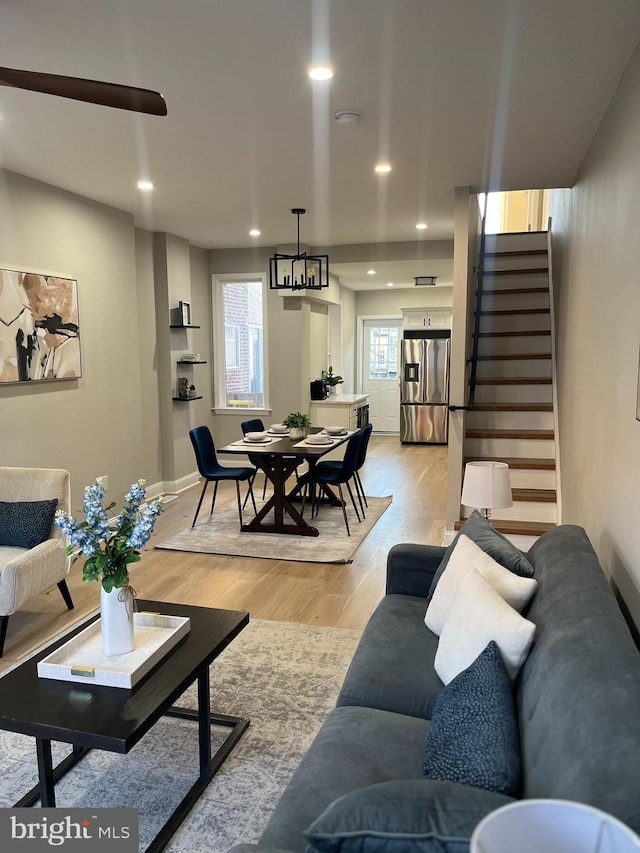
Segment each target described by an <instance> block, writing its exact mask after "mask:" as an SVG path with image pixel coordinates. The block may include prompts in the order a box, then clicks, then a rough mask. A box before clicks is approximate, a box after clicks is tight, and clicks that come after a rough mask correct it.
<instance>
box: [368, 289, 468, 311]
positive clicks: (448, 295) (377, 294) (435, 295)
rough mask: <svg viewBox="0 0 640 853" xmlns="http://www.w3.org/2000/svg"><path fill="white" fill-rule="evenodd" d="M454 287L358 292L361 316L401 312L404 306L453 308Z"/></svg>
mask: <svg viewBox="0 0 640 853" xmlns="http://www.w3.org/2000/svg"><path fill="white" fill-rule="evenodd" d="M452 303H453V288H452V287H413V288H409V287H402V288H398V289H397V290H395V289H394V288H392V287H389V288H385V289H384V290H362V291H358V292H357V293H356V312H357V314H358V315H359V316H366V315H367V314H370V315H376V314H378V315H383V316H384V315H388V316H391V315H393V314H401V313H402V309H403V308H451V305H452Z"/></svg>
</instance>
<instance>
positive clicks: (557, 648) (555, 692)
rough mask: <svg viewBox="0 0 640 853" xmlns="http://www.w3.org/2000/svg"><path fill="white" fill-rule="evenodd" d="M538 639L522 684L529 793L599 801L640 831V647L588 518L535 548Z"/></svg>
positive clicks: (519, 696)
mask: <svg viewBox="0 0 640 853" xmlns="http://www.w3.org/2000/svg"><path fill="white" fill-rule="evenodd" d="M527 556H528V557H529V559H530V560H531V562H532V563H533V565H534V566H535V572H536V578H537V579H538V590H537V592H536V595H535V596H534V598H533V600H532V602H531V605H530V607H529V610H528V612H527V616H528V617H529V618H530V619H531V620H532V621H533V622H535V623H536V642H535V645H534V646H533V648H532V650H531V654H530V655H529V657H528V658H527V661H526V663H525V665H524V667H523V668H522V672H521V673H520V678H519V681H518V687H517V692H516V701H517V705H518V707H519V713H520V740H521V750H522V763H523V771H524V775H523V795H524V796H525V797H551V798H556V799H568V800H578V801H580V802H583V803H590V804H591V805H594V806H596V807H597V808H600V809H602V810H603V811H606V812H610V813H611V814H613V815H614V816H615V817H617V818H619V819H620V820H622V821H624V822H625V823H627V824H628V825H629V826H631V828H632V829H633V830H635V831H636V832H640V800H639V798H638V792H639V791H640V761H638V760H637V758H635V756H637V753H638V744H640V713H638V709H639V708H640V653H639V652H638V649H637V648H636V646H635V644H634V642H633V639H632V637H631V634H630V633H629V629H628V627H627V625H626V623H625V620H624V617H623V616H622V613H621V612H620V608H619V607H618V604H617V602H616V600H615V596H614V594H613V591H612V589H611V586H610V585H609V583H608V581H607V579H606V577H605V576H604V574H603V572H602V569H601V568H600V564H599V562H598V558H597V556H596V554H595V552H594V550H593V547H592V546H591V543H590V542H589V539H588V538H587V535H586V533H585V531H584V530H583V529H582V528H581V527H577V526H574V525H567V524H563V525H561V526H560V527H557V528H555V529H554V530H551V531H549V532H548V533H545V534H544V535H543V536H541V537H540V538H539V539H538V540H537V541H536V543H535V544H534V545H533V547H532V548H531V550H530V551H529V553H528V555H527Z"/></svg>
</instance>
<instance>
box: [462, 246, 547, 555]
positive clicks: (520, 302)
mask: <svg viewBox="0 0 640 853" xmlns="http://www.w3.org/2000/svg"><path fill="white" fill-rule="evenodd" d="M552 377H553V372H552V348H551V312H550V299H549V268H548V257H547V234H546V232H532V233H526V234H498V235H491V236H487V242H486V251H485V261H484V275H483V288H482V307H481V311H480V337H479V346H478V364H477V381H476V392H475V406H474V409H473V411H470V412H468V413H467V417H466V429H465V462H469V461H473V460H477V461H496V462H506V463H507V464H508V465H509V468H510V474H511V485H512V493H513V507H510V508H508V509H504V510H494V511H493V513H492V515H491V521H492V524H493V525H494V527H495V528H496V529H497V530H499V531H500V532H502V533H504V534H505V535H507V536H509V537H510V538H511V537H513V538H514V541H516V543H517V544H519V545H521V547H522V546H524V545H528V544H529V543H530V542H532V541H534V538H535V537H537V536H540V535H541V534H542V533H544V532H545V531H546V530H549V529H551V528H552V527H555V525H556V523H557V492H556V462H555V432H554V412H553V378H552ZM462 510H463V511H462V516H463V517H462V519H461V521H460V522H458V523H456V528H457V529H458V528H459V527H460V526H461V525H462V523H463V521H464V518H465V517H466V516H468V515H469V514H470V513H471V511H472V508H468V507H463V508H462ZM522 537H526V539H522Z"/></svg>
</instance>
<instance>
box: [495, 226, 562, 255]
mask: <svg viewBox="0 0 640 853" xmlns="http://www.w3.org/2000/svg"><path fill="white" fill-rule="evenodd" d="M484 248H485V252H520V251H525V252H526V251H527V250H528V249H546V248H547V233H546V231H532V232H531V233H529V234H487V237H486V240H485V246H484Z"/></svg>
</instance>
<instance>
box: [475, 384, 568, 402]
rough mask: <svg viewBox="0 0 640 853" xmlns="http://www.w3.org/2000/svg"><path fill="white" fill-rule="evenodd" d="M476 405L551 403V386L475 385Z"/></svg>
mask: <svg viewBox="0 0 640 853" xmlns="http://www.w3.org/2000/svg"><path fill="white" fill-rule="evenodd" d="M476 402H477V403H551V402H552V386H551V385H477V386H476Z"/></svg>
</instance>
